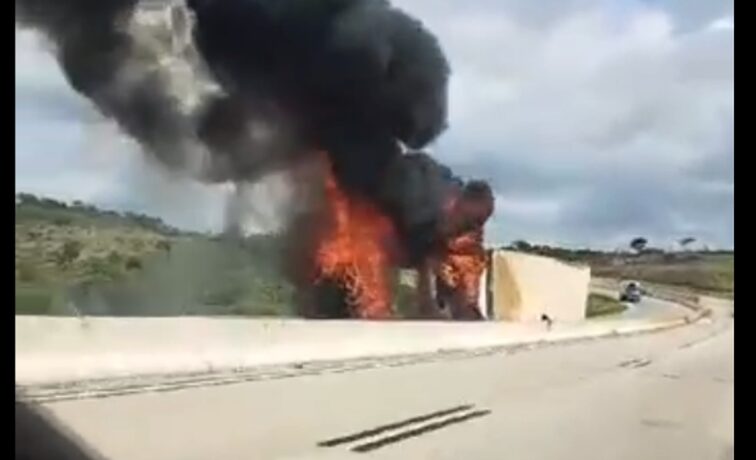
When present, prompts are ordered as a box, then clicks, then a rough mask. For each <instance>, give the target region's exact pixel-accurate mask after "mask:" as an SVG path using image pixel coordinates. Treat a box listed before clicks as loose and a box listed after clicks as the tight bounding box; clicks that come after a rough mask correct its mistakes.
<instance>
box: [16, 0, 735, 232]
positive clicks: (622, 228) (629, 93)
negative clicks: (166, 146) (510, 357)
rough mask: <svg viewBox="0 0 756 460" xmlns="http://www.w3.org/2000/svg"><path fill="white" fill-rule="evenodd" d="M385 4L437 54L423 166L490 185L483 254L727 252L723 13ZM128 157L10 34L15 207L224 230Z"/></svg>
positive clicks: (676, 4) (24, 37)
mask: <svg viewBox="0 0 756 460" xmlns="http://www.w3.org/2000/svg"><path fill="white" fill-rule="evenodd" d="M394 4H396V5H397V6H399V7H401V8H403V9H405V10H406V11H407V12H408V13H410V14H412V15H414V16H416V17H419V18H420V19H421V20H422V21H423V22H424V23H425V25H426V26H427V27H428V28H429V29H430V30H431V31H432V32H433V33H434V34H436V36H437V37H438V39H439V41H440V43H441V45H442V47H443V48H444V51H445V52H446V54H447V57H448V60H449V62H450V64H451V67H452V77H451V82H450V83H451V84H450V94H449V104H450V106H449V115H450V116H449V129H448V130H447V131H446V132H445V133H444V134H443V135H442V136H441V137H440V138H439V139H438V141H437V142H436V143H435V144H434V145H433V147H432V150H433V151H434V154H435V155H436V156H437V157H438V158H439V159H441V160H442V161H444V162H445V163H447V164H448V165H449V166H451V167H452V168H453V169H454V170H455V171H456V172H458V173H461V174H462V175H463V176H467V177H475V178H484V179H488V180H490V181H491V183H492V185H493V186H494V189H495V191H496V194H497V203H496V206H497V210H496V214H495V216H494V217H493V218H492V220H491V221H490V223H489V229H488V240H489V241H491V242H502V243H503V242H508V241H511V240H514V239H526V240H528V241H534V242H546V243H558V244H569V245H589V246H600V247H615V246H620V245H625V244H626V242H627V241H629V239H630V238H631V237H633V236H637V235H643V236H647V237H648V238H649V240H650V241H651V242H652V243H653V244H657V245H660V246H666V245H668V244H670V243H671V242H672V241H674V240H676V239H679V238H681V237H683V236H688V235H691V236H695V237H698V238H699V240H701V241H704V242H706V243H708V244H709V245H711V246H719V247H732V246H733V215H734V209H733V123H734V121H733V117H734V113H733V105H734V88H733V61H734V56H733V30H734V25H733V15H732V14H733V13H732V11H733V10H732V2H731V1H723V2H720V1H716V0H701V1H698V0H696V1H693V0H686V1H675V0H666V1H664V0H657V1H653V0H645V1H641V0H614V1H609V0H569V1H567V0H553V1H543V2H530V1H524V0H519V1H514V0H505V1H501V0H496V1H494V0H474V1H471V2H458V1H454V0H397V1H394ZM536 4H537V7H536ZM136 149H137V147H136V145H135V144H134V143H133V142H132V141H129V140H127V139H126V138H125V137H124V136H122V135H120V134H118V131H117V129H115V128H114V127H113V126H112V125H110V124H109V123H108V122H105V121H103V120H102V118H101V117H100V116H99V115H97V113H96V112H95V111H94V110H93V109H92V108H91V106H90V103H89V102H87V101H86V100H84V99H83V98H82V97H80V96H79V95H77V94H76V93H74V92H73V90H71V89H69V88H68V85H67V84H66V82H65V81H64V79H63V76H62V74H61V72H60V71H59V70H58V68H57V64H56V63H55V61H54V59H53V58H52V57H51V56H50V55H49V53H48V52H47V51H46V50H45V47H44V43H43V42H42V41H41V40H40V39H39V37H38V36H37V35H35V34H34V33H32V32H27V31H17V32H16V188H17V190H18V191H27V192H33V193H39V194H45V195H51V196H55V197H58V198H61V199H82V200H86V201H91V202H94V203H96V204H98V205H102V206H109V207H117V208H121V209H135V210H139V211H144V212H147V213H151V214H155V215H159V216H161V217H163V218H164V219H166V220H167V221H169V222H171V223H173V224H176V225H180V226H185V227H191V228H200V229H210V228H216V229H217V228H219V227H220V226H222V225H223V213H224V210H225V200H226V194H227V193H229V190H228V188H227V187H223V186H207V185H200V184H197V183H193V182H191V181H188V180H185V179H179V178H175V177H171V176H170V175H169V174H168V173H165V172H161V171H160V170H158V169H156V168H155V167H154V166H153V165H148V164H146V163H145V161H146V160H145V159H144V158H145V157H144V156H142V155H140V154H138V153H137V151H136ZM260 190H261V191H262V193H264V191H265V187H262V188H260ZM258 193H260V192H258ZM265 218H266V217H265V213H263V214H261V216H259V217H258V219H265ZM260 224H261V226H263V227H264V226H265V223H264V222H261V223H260Z"/></svg>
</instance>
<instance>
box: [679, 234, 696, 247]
mask: <svg viewBox="0 0 756 460" xmlns="http://www.w3.org/2000/svg"><path fill="white" fill-rule="evenodd" d="M695 241H696V239H695V238H693V237H692V236H686V237H685V238H681V239H680V240H679V241H678V243H679V244H680V246H681V247H682V248H683V249H685V248H687V247H688V245H690V244H692V243H693V242H695Z"/></svg>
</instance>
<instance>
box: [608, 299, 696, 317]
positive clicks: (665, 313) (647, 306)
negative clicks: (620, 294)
mask: <svg viewBox="0 0 756 460" xmlns="http://www.w3.org/2000/svg"><path fill="white" fill-rule="evenodd" d="M625 305H626V306H627V310H625V311H624V312H622V313H621V314H620V315H619V316H620V317H621V318H625V319H637V318H654V319H671V318H676V317H679V316H680V310H681V309H683V310H684V309H685V307H683V306H680V305H678V304H675V303H672V302H667V301H664V300H659V299H654V298H653V297H643V298H642V299H641V301H640V302H639V303H636V304H634V303H629V302H628V303H625Z"/></svg>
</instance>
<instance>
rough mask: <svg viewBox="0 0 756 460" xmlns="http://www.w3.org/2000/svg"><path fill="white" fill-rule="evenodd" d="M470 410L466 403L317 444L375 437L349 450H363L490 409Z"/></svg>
mask: <svg viewBox="0 0 756 460" xmlns="http://www.w3.org/2000/svg"><path fill="white" fill-rule="evenodd" d="M473 409H475V406H473V405H470V404H465V405H461V406H456V407H452V408H449V409H443V410H439V411H435V412H431V413H428V414H422V415H418V416H415V417H411V418H408V419H404V420H400V421H397V422H392V423H388V424H385V425H380V426H377V427H374V428H370V429H367V430H362V431H359V432H356V433H352V434H348V435H345V436H339V437H336V438H332V439H328V440H326V441H321V442H319V443H318V446H319V447H329V448H330V447H336V446H340V445H343V444H351V443H354V442H357V441H363V440H367V439H369V438H377V439H373V440H371V441H367V442H364V443H362V444H358V445H355V446H353V447H352V448H351V449H350V450H351V451H352V452H358V453H366V452H370V451H373V450H376V449H380V448H382V447H385V446H388V445H391V444H395V443H398V442H401V441H404V440H407V439H410V438H414V437H417V436H421V435H423V434H426V433H430V432H433V431H437V430H440V429H442V428H445V427H447V426H450V425H455V424H458V423H463V422H466V421H468V420H472V419H475V418H479V417H483V416H486V415H488V414H490V413H491V411H490V410H473ZM455 414H457V415H455ZM426 422H430V423H426ZM405 428H408V429H405ZM390 432H395V433H394V434H388V435H386V436H383V437H379V435H383V434H387V433H390Z"/></svg>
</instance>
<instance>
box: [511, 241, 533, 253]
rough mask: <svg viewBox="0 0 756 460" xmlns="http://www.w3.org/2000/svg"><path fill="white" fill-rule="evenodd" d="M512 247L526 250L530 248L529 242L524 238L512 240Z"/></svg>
mask: <svg viewBox="0 0 756 460" xmlns="http://www.w3.org/2000/svg"><path fill="white" fill-rule="evenodd" d="M512 247H513V248H515V249H516V250H518V251H528V250H530V249H531V248H532V246H531V245H530V243H528V242H527V241H525V240H517V241H513V242H512Z"/></svg>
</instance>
